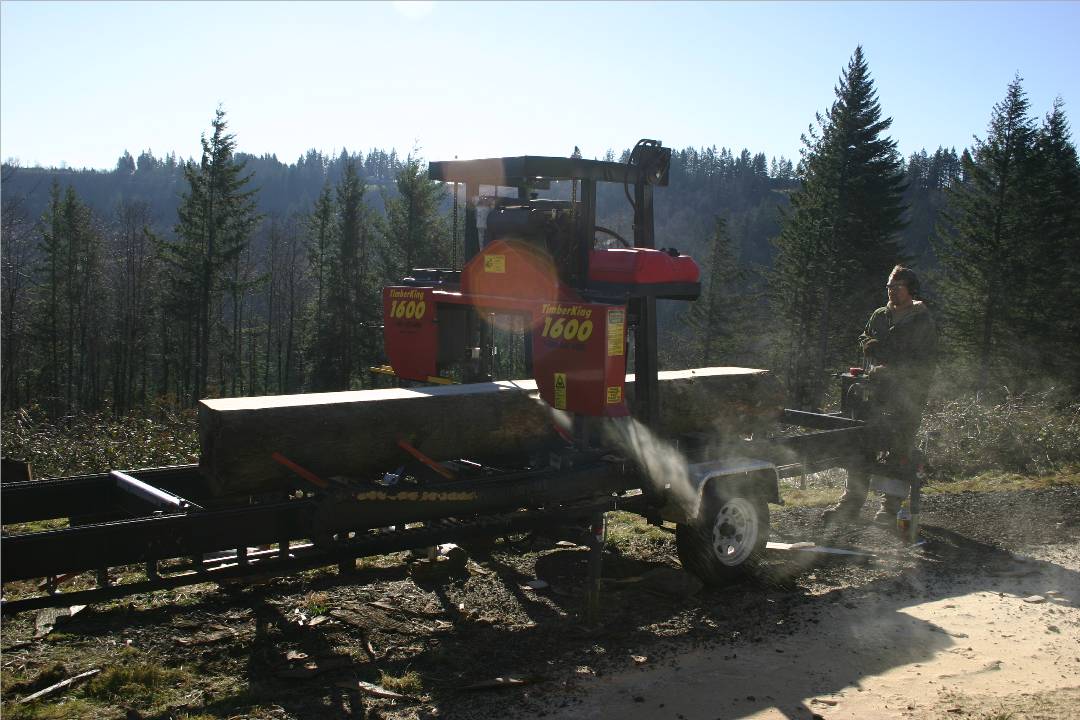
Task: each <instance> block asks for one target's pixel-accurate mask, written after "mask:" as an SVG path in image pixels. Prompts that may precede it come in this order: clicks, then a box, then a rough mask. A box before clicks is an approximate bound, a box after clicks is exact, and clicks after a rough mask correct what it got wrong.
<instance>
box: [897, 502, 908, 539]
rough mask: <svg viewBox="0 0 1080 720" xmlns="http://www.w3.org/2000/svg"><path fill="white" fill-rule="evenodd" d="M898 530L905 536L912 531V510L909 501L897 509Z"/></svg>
mask: <svg viewBox="0 0 1080 720" xmlns="http://www.w3.org/2000/svg"><path fill="white" fill-rule="evenodd" d="M896 531H897V532H898V533H900V534H901V535H905V536H906V535H907V534H908V533H909V532H911V510H909V509H908V506H907V503H904V504H903V505H901V506H900V509H899V510H897V511H896Z"/></svg>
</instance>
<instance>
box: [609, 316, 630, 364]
mask: <svg viewBox="0 0 1080 720" xmlns="http://www.w3.org/2000/svg"><path fill="white" fill-rule="evenodd" d="M625 342H626V313H625V312H624V311H623V310H608V314H607V354H608V357H615V356H617V355H622V354H623V345H624V344H625Z"/></svg>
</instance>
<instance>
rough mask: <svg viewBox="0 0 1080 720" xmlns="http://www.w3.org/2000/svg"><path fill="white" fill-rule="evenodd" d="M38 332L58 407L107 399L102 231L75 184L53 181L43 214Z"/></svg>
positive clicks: (45, 376) (47, 388) (45, 390)
mask: <svg viewBox="0 0 1080 720" xmlns="http://www.w3.org/2000/svg"><path fill="white" fill-rule="evenodd" d="M42 228H43V231H42V238H41V247H40V250H41V261H40V265H39V268H38V278H39V279H38V291H39V295H40V306H39V307H40V312H39V313H38V314H37V322H36V323H35V324H36V329H35V337H36V340H37V343H38V347H39V357H40V358H41V359H42V365H43V367H42V372H41V378H42V384H41V392H42V395H44V396H45V398H46V399H48V400H49V401H50V404H51V405H53V407H52V410H54V411H65V412H67V411H71V410H80V409H83V410H93V409H96V408H97V407H99V406H100V405H101V403H102V401H103V400H104V392H103V391H104V387H103V385H104V377H103V366H102V364H101V356H102V355H103V353H102V352H101V343H102V335H103V333H102V332H101V330H102V327H103V325H102V319H103V318H102V311H101V303H100V302H99V296H100V295H101V294H102V292H103V291H102V285H103V276H102V266H101V263H102V250H101V233H100V231H99V229H98V228H97V227H96V224H95V221H94V218H93V215H92V213H91V211H90V209H89V208H88V207H87V206H86V205H85V204H83V203H82V201H81V200H80V199H79V197H78V196H77V195H76V193H75V190H74V188H72V187H71V186H68V188H67V190H66V191H65V192H64V193H63V194H61V192H60V187H59V185H57V184H54V185H53V188H52V191H51V201H50V205H49V211H48V213H47V214H46V216H45V218H43V222H42Z"/></svg>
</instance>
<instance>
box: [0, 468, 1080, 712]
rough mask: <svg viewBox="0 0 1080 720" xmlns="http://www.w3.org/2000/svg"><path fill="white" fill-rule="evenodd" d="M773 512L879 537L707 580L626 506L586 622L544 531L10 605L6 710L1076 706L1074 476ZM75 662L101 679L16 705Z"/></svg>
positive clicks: (563, 556) (854, 535)
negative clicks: (1042, 483)
mask: <svg viewBox="0 0 1080 720" xmlns="http://www.w3.org/2000/svg"><path fill="white" fill-rule="evenodd" d="M871 512H872V508H871V507H870V506H869V505H868V506H867V508H866V509H865V514H864V520H865V519H868V518H869V515H870V514H871ZM773 514H774V517H773V520H774V522H773V539H774V540H776V541H781V542H794V541H801V540H810V541H814V542H817V543H819V544H822V545H830V546H846V547H854V548H861V549H863V550H866V551H869V552H872V553H874V555H875V556H874V557H873V558H869V559H868V558H861V557H857V556H819V555H814V554H809V553H798V552H787V553H776V554H774V555H773V556H771V557H770V560H769V562H768V563H767V565H766V567H765V568H764V569H763V571H762V573H761V574H760V575H759V576H757V577H755V578H752V579H749V580H747V581H744V582H741V583H735V584H732V585H730V586H728V587H725V588H722V589H713V590H709V589H705V590H703V589H700V588H699V587H697V586H695V581H694V580H693V579H692V578H691V577H690V576H688V575H687V574H686V573H684V572H682V571H681V570H680V569H679V567H678V561H677V560H676V559H675V548H674V543H673V539H672V537H671V534H670V533H667V532H661V531H656V530H655V529H654V530H647V529H646V528H645V527H644V526H625V525H624V526H622V527H621V528H615V529H613V533H615V534H618V533H621V535H619V536H618V537H615V536H613V538H612V540H613V542H611V543H609V548H608V550H607V551H606V552H605V560H604V577H605V580H604V587H603V592H602V608H601V615H600V620H599V622H598V623H596V624H593V625H586V624H584V623H583V622H582V610H583V607H584V579H585V575H586V567H587V564H586V556H587V552H585V550H584V548H582V547H579V546H575V545H573V544H572V543H566V542H561V543H559V542H555V541H554V540H553V539H544V538H516V539H513V541H512V542H499V543H497V544H496V545H495V546H494V547H491V548H489V549H487V550H485V549H483V548H474V552H473V556H472V558H471V559H470V561H469V562H468V564H467V566H466V567H465V568H464V569H463V570H461V571H460V572H457V573H451V574H450V575H448V576H443V577H430V578H420V577H412V576H410V572H409V569H408V566H407V564H406V563H405V557H404V555H398V556H391V557H386V558H382V559H379V560H377V561H375V562H372V561H367V562H365V563H363V564H361V566H360V568H359V571H358V574H357V575H355V576H345V577H342V576H340V575H338V574H337V573H336V572H335V571H334V570H333V569H329V570H326V571H321V572H315V573H304V574H302V575H299V576H296V577H291V578H283V579H278V580H274V581H272V582H269V583H266V584H262V585H258V586H254V587H245V588H239V589H232V590H230V591H224V590H222V589H220V588H216V587H215V586H210V585H205V586H196V587H194V588H189V589H185V590H183V591H176V592H173V593H156V594H154V595H148V596H138V597H134V598H129V599H126V600H122V601H119V602H116V603H108V604H103V605H101V606H93V607H89V608H86V609H85V610H83V611H82V612H80V613H79V614H78V615H76V616H75V617H73V618H71V619H70V620H69V621H67V622H66V623H64V624H63V625H57V630H56V631H55V632H54V633H52V634H51V635H47V636H45V637H43V638H42V637H38V638H37V639H35V636H36V635H39V628H36V627H35V623H34V620H35V618H34V617H33V614H32V613H24V614H23V615H18V616H15V617H12V618H8V617H5V618H4V623H3V643H4V648H5V651H4V653H3V657H2V675H0V679H2V682H3V700H4V705H3V713H4V716H5V717H7V716H8V714H12V715H13V716H18V715H17V713H22V714H23V715H27V716H35V715H30V714H29V713H30V712H37V711H38V709H40V710H41V712H43V713H46V714H48V713H50V712H51V713H53V715H51V716H55V717H61V716H62V717H71V718H94V719H95V720H96V719H97V718H124V717H130V716H132V715H130V714H129V713H128V711H129V710H134V711H137V712H138V713H139V716H140V717H144V718H148V719H149V718H155V719H160V720H165V719H166V718H170V719H172V718H203V717H230V718H248V719H251V720H263V719H266V720H269V719H270V718H273V719H275V720H293V719H295V720H302V719H303V720H307V719H315V718H319V719H322V718H348V717H353V718H368V719H374V718H380V719H382V720H432V719H434V718H439V719H446V718H452V719H454V720H476V719H478V718H539V717H543V718H567V719H570V718H573V719H575V720H576V719H579V718H616V719H617V720H634V719H635V718H649V719H650V720H651V719H653V718H671V719H672V720H716V719H717V718H812V717H814V716H815V715H816V716H819V717H822V718H825V719H826V720H836V719H837V718H860V719H862V718H981V719H985V720H992V719H1004V718H1006V717H1011V718H1014V719H1018V718H1052V719H1054V720H1064V719H1065V718H1075V717H1080V486H1076V485H1065V486H1061V487H1054V488H1047V489H1042V490H1030V491H1015V492H988V493H969V494H963V495H933V496H928V497H927V498H926V502H925V505H924V514H923V518H922V519H923V525H924V527H923V535H922V536H923V538H924V539H925V540H926V544H925V545H922V546H920V547H918V548H916V549H910V548H907V547H906V546H904V545H903V544H902V543H901V542H900V541H899V540H898V539H897V538H896V537H895V536H894V535H893V534H891V533H890V532H888V531H885V530H882V529H880V528H876V527H873V526H872V525H869V524H862V525H857V526H854V527H852V528H845V529H840V530H836V531H832V532H829V533H826V532H823V530H822V528H821V525H820V522H819V515H820V510H815V509H809V508H775V507H774V508H773ZM537 581H541V582H537ZM89 668H102V669H103V670H102V675H103V676H105V675H109V676H110V678H111V681H112V684H109V683H106V682H104V681H103V682H99V683H95V682H94V681H91V682H90V683H88V684H87V685H85V686H83V687H81V688H77V689H75V690H73V691H71V692H70V693H67V694H64V695H62V696H58V697H54V698H50V699H49V700H47V701H45V705H48V706H49V707H45V706H44V705H42V706H40V707H39V706H25V707H26V708H27V710H26V711H25V712H24V711H23V710H21V709H20V708H19V707H18V706H17V703H18V699H19V698H20V697H25V696H26V695H28V694H30V693H32V692H34V691H35V690H38V689H41V688H42V687H45V686H47V685H49V684H51V683H52V682H55V681H56V680H58V679H61V678H62V677H67V676H70V675H72V674H74V673H76V672H80V671H84V670H86V669H89ZM133 678H134V680H133ZM154 678H157V679H158V681H155V682H154V683H151V684H147V683H149V680H151V679H154ZM162 678H164V680H162ZM496 678H503V679H504V681H505V680H506V679H510V680H512V681H513V682H509V683H508V682H498V681H496ZM358 681H360V682H364V683H370V684H373V685H379V686H381V687H383V689H384V690H385V689H391V690H396V691H398V692H400V693H401V694H403V695H406V696H408V697H407V699H392V698H388V697H385V696H378V695H377V694H373V693H372V692H370V687H369V688H368V690H366V691H365V690H358V687H359V686H358V684H357V682H358ZM140 683H141V684H140ZM56 713H59V714H56ZM1010 713H1012V714H1011V715H1010Z"/></svg>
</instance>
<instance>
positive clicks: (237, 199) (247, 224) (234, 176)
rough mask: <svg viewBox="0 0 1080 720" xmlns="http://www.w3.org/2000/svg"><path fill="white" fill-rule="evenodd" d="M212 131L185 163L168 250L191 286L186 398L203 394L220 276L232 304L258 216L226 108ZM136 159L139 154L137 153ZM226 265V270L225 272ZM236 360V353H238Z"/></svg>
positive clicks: (217, 116) (180, 279)
mask: <svg viewBox="0 0 1080 720" xmlns="http://www.w3.org/2000/svg"><path fill="white" fill-rule="evenodd" d="M211 127H212V128H213V134H212V135H211V136H210V138H207V137H206V135H205V134H204V135H203V136H202V139H201V142H202V158H201V160H200V162H199V164H197V165H196V164H195V163H188V165H187V166H186V167H185V168H184V178H185V180H186V181H187V183H188V191H187V192H186V193H185V194H184V195H183V198H182V199H181V203H180V207H179V209H178V211H177V213H178V215H179V222H178V223H177V225H176V234H177V236H178V237H179V238H180V242H179V243H178V245H180V246H181V247H175V248H174V249H173V252H172V253H171V256H172V258H171V259H172V261H173V264H174V266H175V268H176V270H177V271H178V272H179V273H181V275H182V277H178V278H176V279H177V281H178V282H179V283H180V284H181V285H183V286H186V287H190V288H192V289H193V290H194V293H195V295H194V298H193V300H194V303H195V311H196V322H195V327H194V331H195V332H194V367H193V375H192V377H191V382H192V385H191V387H190V390H189V391H188V393H187V398H186V399H187V401H188V402H192V403H193V402H194V401H195V400H197V399H199V398H201V397H205V396H206V394H207V391H208V379H209V376H210V357H211V347H210V346H211V342H212V340H213V337H212V336H213V330H214V325H215V320H216V317H215V311H220V299H221V298H220V295H221V287H222V281H223V280H224V279H225V278H226V277H228V279H229V281H230V282H229V283H228V288H229V292H230V296H231V298H232V300H233V306H234V309H235V308H236V306H237V305H238V303H239V294H240V293H241V292H242V290H243V288H242V287H241V282H240V280H241V278H240V274H239V271H238V269H237V268H238V267H239V261H240V256H241V254H242V253H243V251H244V249H245V248H246V247H247V244H248V241H249V239H250V236H251V233H252V231H253V230H254V229H255V226H256V225H257V224H258V222H259V215H258V214H257V213H256V212H255V193H256V192H257V191H256V190H254V189H249V188H248V183H250V181H251V179H252V176H251V175H245V174H244V164H243V163H241V162H237V161H236V160H235V158H234V157H233V154H234V151H235V149H236V137H235V136H234V135H233V134H231V133H228V132H226V129H227V123H226V122H225V111H224V110H222V109H221V108H218V109H217V112H216V114H215V116H214V120H213V121H212V122H211ZM140 160H141V158H140ZM230 271H231V276H227V275H226V273H227V272H230ZM237 360H238V359H237Z"/></svg>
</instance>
